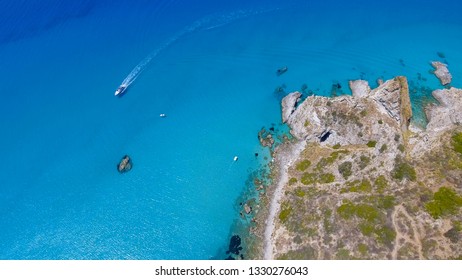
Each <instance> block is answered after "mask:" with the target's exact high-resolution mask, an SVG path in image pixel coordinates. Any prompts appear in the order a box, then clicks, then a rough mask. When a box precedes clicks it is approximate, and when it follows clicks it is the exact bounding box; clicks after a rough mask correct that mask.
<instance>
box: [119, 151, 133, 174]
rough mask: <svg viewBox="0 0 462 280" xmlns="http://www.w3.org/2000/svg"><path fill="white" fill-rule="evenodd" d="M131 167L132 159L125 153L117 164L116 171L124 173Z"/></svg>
mask: <svg viewBox="0 0 462 280" xmlns="http://www.w3.org/2000/svg"><path fill="white" fill-rule="evenodd" d="M131 169H132V160H131V159H130V157H129V156H128V155H125V156H124V157H123V158H122V159H121V160H120V162H119V164H118V165H117V171H119V173H125V172H128V171H130V170H131Z"/></svg>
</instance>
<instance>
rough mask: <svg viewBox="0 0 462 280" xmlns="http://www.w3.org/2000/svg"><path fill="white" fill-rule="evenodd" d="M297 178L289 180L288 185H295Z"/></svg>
mask: <svg viewBox="0 0 462 280" xmlns="http://www.w3.org/2000/svg"><path fill="white" fill-rule="evenodd" d="M297 182H298V181H297V178H290V179H289V185H290V186H292V185H295V184H296V183H297Z"/></svg>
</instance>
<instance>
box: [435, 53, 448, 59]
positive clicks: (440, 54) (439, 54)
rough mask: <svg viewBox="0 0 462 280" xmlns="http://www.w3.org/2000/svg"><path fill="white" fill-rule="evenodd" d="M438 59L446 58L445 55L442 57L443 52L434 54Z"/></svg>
mask: <svg viewBox="0 0 462 280" xmlns="http://www.w3.org/2000/svg"><path fill="white" fill-rule="evenodd" d="M436 54H437V55H438V56H439V57H440V58H446V55H444V53H443V52H437V53H436Z"/></svg>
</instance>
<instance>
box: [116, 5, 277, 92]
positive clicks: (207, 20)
mask: <svg viewBox="0 0 462 280" xmlns="http://www.w3.org/2000/svg"><path fill="white" fill-rule="evenodd" d="M273 10H276V9H266V10H239V11H235V12H232V13H229V14H224V15H223V14H220V15H217V14H212V15H209V16H207V17H204V18H202V19H200V20H197V21H195V22H194V23H192V24H191V25H189V26H187V27H186V28H184V29H183V30H181V31H180V32H178V33H177V34H175V35H174V36H172V37H170V38H169V39H168V40H167V41H165V42H164V43H163V44H162V45H161V46H159V47H158V48H157V49H155V50H154V51H152V52H151V53H150V54H149V55H148V56H146V57H145V58H144V59H143V60H142V61H141V62H140V63H138V65H136V66H135V68H133V70H132V71H131V72H130V73H129V74H128V76H127V77H126V78H125V79H124V80H123V81H122V83H121V84H120V86H119V88H117V90H116V91H115V95H116V96H117V95H119V96H121V95H122V94H123V93H124V92H125V91H126V90H127V88H128V87H129V86H130V85H131V84H132V83H133V82H134V81H135V80H136V79H137V78H138V77H139V75H140V74H141V73H142V72H143V71H144V70H145V69H146V68H147V67H148V65H149V64H150V62H151V61H152V60H153V59H154V58H155V57H157V56H158V55H159V53H160V52H162V51H163V50H165V49H166V48H168V47H169V46H171V45H172V44H173V43H175V42H176V41H178V40H179V39H181V38H182V37H183V36H185V35H188V34H191V33H193V32H195V31H201V30H210V29H214V28H218V27H221V26H224V25H227V24H229V23H232V22H234V21H237V20H239V19H242V18H245V17H249V16H254V15H258V14H262V13H267V12H270V11H273Z"/></svg>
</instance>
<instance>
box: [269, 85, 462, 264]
mask: <svg viewBox="0 0 462 280" xmlns="http://www.w3.org/2000/svg"><path fill="white" fill-rule="evenodd" d="M350 87H351V89H352V91H353V93H354V96H340V97H336V98H327V97H320V96H310V97H308V98H307V99H306V100H305V101H304V102H303V103H301V104H300V105H299V106H298V107H296V108H295V106H294V107H292V109H287V110H286V111H285V113H286V115H285V117H284V119H286V120H287V124H288V125H289V126H290V128H291V133H292V134H293V136H294V137H295V138H296V139H297V140H298V141H299V142H300V141H301V142H306V143H307V145H306V146H305V150H304V151H303V152H301V154H300V156H299V157H298V158H291V159H290V160H287V159H285V158H284V157H279V158H278V157H277V156H276V158H275V160H276V161H277V162H279V164H278V166H279V165H281V166H284V167H285V170H286V171H285V172H286V173H285V174H284V175H281V176H282V177H283V178H287V179H288V180H286V181H287V183H284V187H283V188H284V189H283V191H281V192H280V193H281V194H280V197H279V199H280V200H278V201H280V210H279V213H278V215H276V218H275V219H274V230H273V239H272V243H271V244H272V248H271V252H272V256H273V257H274V258H280V259H294V258H295V259H303V258H318V259H346V258H363V259H441V258H442V259H448V258H460V257H462V238H461V233H462V220H461V218H460V217H461V215H460V214H461V210H460V206H462V195H460V193H461V190H460V188H461V185H460V182H462V151H461V150H462V132H461V131H462V126H461V122H462V90H459V89H455V88H451V89H444V90H436V91H434V92H433V96H434V97H435V98H436V99H437V100H438V101H439V103H440V104H439V105H432V106H430V107H429V108H428V109H427V115H428V119H429V123H428V126H427V128H426V129H421V128H418V127H416V126H415V125H413V124H410V120H411V117H412V110H411V104H410V98H409V89H408V83H407V80H406V78H405V77H396V78H394V79H391V80H389V81H386V82H384V83H383V84H381V85H380V86H379V87H377V88H375V89H372V90H369V89H368V85H367V83H365V82H363V81H353V82H351V83H350ZM291 104H293V103H292V102H291ZM294 108H295V110H293V109H294ZM288 112H290V114H289V113H288ZM278 154H283V152H281V151H278V152H277V153H276V155H278ZM280 172H282V171H280ZM442 187H445V188H442ZM436 192H438V194H435V193H436ZM445 195H446V196H447V197H450V199H449V198H444V199H443V198H442V196H445ZM441 201H444V202H441ZM448 201H452V202H451V203H453V204H451V205H453V206H451V207H453V208H451V209H450V210H447V211H445V210H442V209H443V208H444V207H446V206H444V205H443V204H444V203H447V202H448ZM456 204H457V206H454V205H456Z"/></svg>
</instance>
